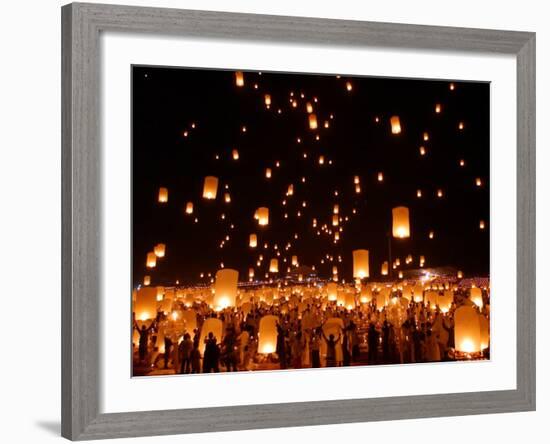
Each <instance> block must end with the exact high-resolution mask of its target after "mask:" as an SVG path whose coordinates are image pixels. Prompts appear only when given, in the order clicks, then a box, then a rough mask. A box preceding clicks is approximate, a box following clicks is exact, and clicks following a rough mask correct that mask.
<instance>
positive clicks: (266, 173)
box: [265, 168, 271, 179]
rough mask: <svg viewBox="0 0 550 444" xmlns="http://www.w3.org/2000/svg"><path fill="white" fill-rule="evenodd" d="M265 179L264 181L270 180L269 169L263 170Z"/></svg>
mask: <svg viewBox="0 0 550 444" xmlns="http://www.w3.org/2000/svg"><path fill="white" fill-rule="evenodd" d="M265 178H266V179H271V168H266V169H265Z"/></svg>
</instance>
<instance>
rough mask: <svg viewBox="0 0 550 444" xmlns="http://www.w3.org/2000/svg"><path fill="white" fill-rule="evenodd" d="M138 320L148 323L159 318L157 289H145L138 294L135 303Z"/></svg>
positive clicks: (141, 289)
mask: <svg viewBox="0 0 550 444" xmlns="http://www.w3.org/2000/svg"><path fill="white" fill-rule="evenodd" d="M133 309H134V313H135V316H136V320H138V321H146V320H148V319H154V318H155V317H156V316H157V289H156V288H155V287H143V288H140V289H139V290H138V291H137V293H136V300H135V302H134V307H133Z"/></svg>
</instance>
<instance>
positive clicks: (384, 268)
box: [380, 261, 389, 276]
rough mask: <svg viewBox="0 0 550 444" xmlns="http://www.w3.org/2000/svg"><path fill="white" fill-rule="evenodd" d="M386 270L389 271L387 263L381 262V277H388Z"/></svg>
mask: <svg viewBox="0 0 550 444" xmlns="http://www.w3.org/2000/svg"><path fill="white" fill-rule="evenodd" d="M388 269H389V264H388V261H384V262H382V266H381V267H380V274H381V275H382V276H387V275H388Z"/></svg>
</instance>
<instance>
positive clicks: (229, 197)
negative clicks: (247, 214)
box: [223, 193, 231, 203]
mask: <svg viewBox="0 0 550 444" xmlns="http://www.w3.org/2000/svg"><path fill="white" fill-rule="evenodd" d="M223 198H224V201H225V203H231V195H230V194H229V193H224V195H223Z"/></svg>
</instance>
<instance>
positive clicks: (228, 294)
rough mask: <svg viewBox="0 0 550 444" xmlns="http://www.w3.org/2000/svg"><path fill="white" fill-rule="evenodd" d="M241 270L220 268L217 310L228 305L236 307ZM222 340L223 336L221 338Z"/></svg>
mask: <svg viewBox="0 0 550 444" xmlns="http://www.w3.org/2000/svg"><path fill="white" fill-rule="evenodd" d="M238 280H239V272H238V271H237V270H232V269H231V268H224V269H222V270H218V272H217V273H216V281H215V283H214V301H213V305H214V308H215V309H216V310H222V309H224V308H226V307H234V306H235V301H236V300H237V282H238ZM219 339H220V340H221V338H219Z"/></svg>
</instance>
